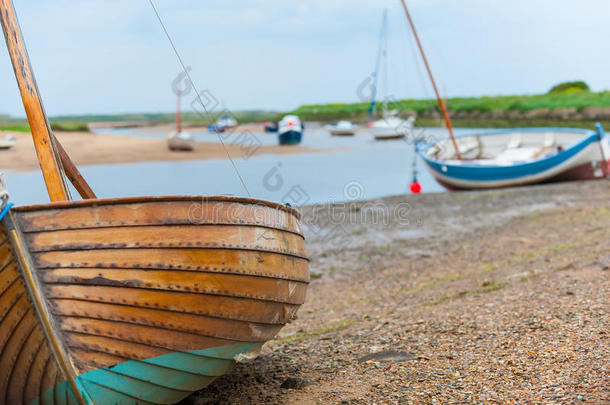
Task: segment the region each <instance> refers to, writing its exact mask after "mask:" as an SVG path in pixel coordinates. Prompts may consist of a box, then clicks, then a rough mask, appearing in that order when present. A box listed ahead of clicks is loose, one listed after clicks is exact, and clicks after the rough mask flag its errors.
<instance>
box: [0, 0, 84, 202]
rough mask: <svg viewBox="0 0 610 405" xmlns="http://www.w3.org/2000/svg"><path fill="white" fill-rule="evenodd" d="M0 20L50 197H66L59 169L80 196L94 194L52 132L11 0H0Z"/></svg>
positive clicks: (67, 195)
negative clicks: (63, 171)
mask: <svg viewBox="0 0 610 405" xmlns="http://www.w3.org/2000/svg"><path fill="white" fill-rule="evenodd" d="M0 23H1V24H2V31H3V32H4V38H5V40H6V46H7V48H8V51H9V55H10V57H11V61H12V63H13V70H14V71H15V76H16V78H17V84H18V86H19V91H20V92H21V99H22V100H23V106H24V108H25V113H26V115H27V118H28V123H29V124H30V129H31V131H32V137H33V138H34V146H35V147H36V153H37V155H38V161H39V163H40V168H41V169H42V174H43V177H44V181H45V183H46V186H47V191H48V193H49V198H50V199H51V201H66V200H68V199H69V193H68V188H67V185H66V183H65V181H64V178H63V175H62V169H63V170H65V171H66V174H67V176H68V178H69V179H70V180H71V181H72V182H73V183H74V186H75V188H76V189H77V191H78V192H79V193H80V195H81V196H82V197H83V198H95V194H94V193H93V191H92V190H91V188H90V187H89V185H88V184H87V183H86V182H85V180H84V179H83V177H82V176H81V174H80V173H79V172H78V169H77V168H76V166H75V165H74V163H72V161H71V160H70V158H69V157H68V155H67V153H65V151H64V150H63V148H62V147H61V145H59V142H58V141H57V139H56V138H55V137H54V135H53V133H52V132H51V127H50V125H49V120H48V119H47V115H46V113H45V111H44V106H43V104H42V100H41V98H40V93H39V91H38V86H37V85H36V79H35V78H34V73H33V71H32V66H31V64H30V60H29V57H28V54H27V50H26V47H25V43H24V41H23V37H22V35H21V29H20V28H19V23H18V21H17V16H16V14H15V9H14V7H13V4H12V1H11V0H0Z"/></svg>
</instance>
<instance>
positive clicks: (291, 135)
mask: <svg viewBox="0 0 610 405" xmlns="http://www.w3.org/2000/svg"><path fill="white" fill-rule="evenodd" d="M278 138H279V142H280V145H297V144H299V143H301V140H302V139H303V124H302V123H301V120H300V119H299V117H297V116H296V115H287V116H285V117H284V118H282V120H281V121H280V122H279V124H278Z"/></svg>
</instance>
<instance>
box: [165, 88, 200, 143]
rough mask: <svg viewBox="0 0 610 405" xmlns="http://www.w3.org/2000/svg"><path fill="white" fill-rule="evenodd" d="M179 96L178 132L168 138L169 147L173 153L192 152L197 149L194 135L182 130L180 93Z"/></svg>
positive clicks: (177, 109)
mask: <svg viewBox="0 0 610 405" xmlns="http://www.w3.org/2000/svg"><path fill="white" fill-rule="evenodd" d="M177 96H178V107H177V108H176V131H175V132H172V133H171V134H169V136H168V137H167V147H168V148H169V150H172V151H185V152H191V151H193V150H194V149H195V139H194V138H193V135H191V134H189V133H188V132H184V131H183V130H182V114H181V111H180V93H178V94H177Z"/></svg>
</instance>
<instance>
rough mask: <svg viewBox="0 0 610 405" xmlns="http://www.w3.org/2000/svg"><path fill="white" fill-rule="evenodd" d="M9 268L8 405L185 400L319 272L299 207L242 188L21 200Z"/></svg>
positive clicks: (3, 306)
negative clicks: (250, 195)
mask: <svg viewBox="0 0 610 405" xmlns="http://www.w3.org/2000/svg"><path fill="white" fill-rule="evenodd" d="M0 266H1V267H0V403H6V404H19V403H23V404H77V403H84V404H107V403H113V404H114V403H117V404H136V403H138V404H171V403H175V402H178V401H180V400H182V399H183V398H185V397H186V396H188V395H189V394H191V393H192V392H195V391H198V390H200V389H202V388H204V387H205V386H207V385H208V384H209V383H211V382H212V381H213V380H214V379H215V378H217V377H218V376H221V375H223V374H225V373H227V372H229V371H230V370H231V369H232V367H233V366H234V365H235V364H236V362H239V361H244V360H248V359H251V358H253V357H255V356H256V355H257V353H258V351H259V350H260V348H261V347H262V345H263V344H264V343H265V342H266V341H268V340H270V339H272V338H273V337H274V336H275V335H276V334H277V332H278V331H279V330H280V329H281V328H282V327H283V326H284V325H285V324H286V323H287V322H289V321H290V320H291V319H293V318H294V317H295V314H296V311H297V310H298V308H299V306H300V305H301V304H302V303H303V302H304V299H305V292H306V288H307V284H308V282H309V272H308V260H307V257H306V253H305V248H304V239H303V236H302V233H301V229H300V226H299V223H298V218H297V216H296V213H295V212H294V211H292V210H290V209H289V208H286V207H283V206H279V205H275V204H271V203H266V202H261V201H255V200H247V199H236V198H229V197H208V198H203V197H202V198H189V197H164V198H133V199H117V200H92V201H81V202H68V203H54V204H47V205H40V206H29V207H19V208H16V209H13V210H12V211H11V212H10V213H9V215H8V216H7V217H5V218H4V220H3V221H2V223H1V226H0Z"/></svg>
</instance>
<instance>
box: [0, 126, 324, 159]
mask: <svg viewBox="0 0 610 405" xmlns="http://www.w3.org/2000/svg"><path fill="white" fill-rule="evenodd" d="M258 127H259V125H257V124H255V125H245V126H240V127H239V128H237V129H235V131H236V132H235V134H236V135H235V136H233V135H231V136H229V134H224V135H223V136H225V138H224V139H226V141H225V144H226V146H227V150H228V152H229V153H230V155H231V157H233V158H235V159H239V158H244V157H249V156H256V155H269V154H276V155H281V154H294V153H307V152H317V151H319V150H317V149H313V148H307V147H303V146H277V145H274V146H267V145H257V144H256V143H250V144H251V145H253V146H244V145H240V144H237V143H236V142H234V141H233V140H234V139H236V138H237V136H239V134H244V133H248V132H247V131H254V130H256V129H259V128H258ZM137 130H140V131H143V130H145V131H148V132H155V133H169V132H171V130H172V127H171V126H157V127H147V128H146V129H141V128H140V129H136V131H137ZM187 130H189V131H193V132H197V131H200V132H204V131H205V129H204V128H188V129H187ZM7 133H10V134H12V135H13V136H15V138H17V144H16V145H15V146H14V147H13V148H11V149H9V150H0V170H15V171H26V170H36V169H38V168H39V166H38V160H37V158H36V151H35V149H34V143H33V142H32V138H31V135H30V134H29V133H18V132H7ZM55 135H56V136H57V138H58V139H59V141H60V142H61V143H62V145H63V146H64V148H65V149H66V151H68V153H69V154H70V157H71V158H72V160H73V161H74V162H75V163H76V164H77V165H97V164H113V163H135V162H152V161H180V160H204V159H226V158H227V154H226V152H225V150H224V149H223V147H222V145H221V144H220V143H214V142H197V143H196V145H195V150H194V151H193V152H172V151H169V150H168V149H167V147H166V143H165V139H147V138H133V137H125V136H117V135H98V134H94V133H89V132H58V131H56V132H55ZM269 136H273V135H269ZM241 143H245V142H241Z"/></svg>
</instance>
